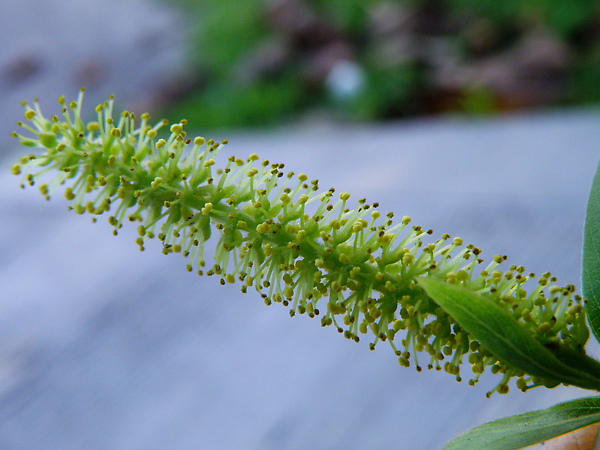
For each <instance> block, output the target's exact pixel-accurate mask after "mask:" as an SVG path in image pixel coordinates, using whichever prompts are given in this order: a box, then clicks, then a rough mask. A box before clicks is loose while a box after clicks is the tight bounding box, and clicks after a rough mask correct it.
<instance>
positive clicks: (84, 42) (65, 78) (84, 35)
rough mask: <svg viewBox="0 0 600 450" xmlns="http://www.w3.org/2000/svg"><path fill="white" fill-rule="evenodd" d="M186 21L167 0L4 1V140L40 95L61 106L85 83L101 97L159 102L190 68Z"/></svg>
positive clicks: (0, 141)
mask: <svg viewBox="0 0 600 450" xmlns="http://www.w3.org/2000/svg"><path fill="white" fill-rule="evenodd" d="M183 20H184V18H183V17H181V14H179V13H178V12H177V11H175V10H174V9H172V8H171V7H169V4H168V2H165V1H160V0H157V1H153V0H85V1H76V0H19V1H15V2H13V1H8V0H3V1H0V42H2V45H0V117H2V120H1V121H0V146H5V145H8V144H9V142H10V137H9V133H10V132H11V131H13V124H14V123H15V122H16V121H17V120H21V119H22V117H23V116H22V109H21V108H20V106H19V103H20V102H21V101H23V100H27V101H30V100H31V99H32V98H34V97H40V101H41V102H42V104H43V105H44V106H45V107H46V109H49V108H53V109H57V108H58V106H57V105H56V102H55V100H56V98H57V97H58V96H59V95H65V96H68V97H74V96H75V95H76V93H77V90H78V89H79V88H80V87H81V86H85V87H86V88H87V96H88V99H89V101H91V102H93V103H99V102H101V101H103V100H104V99H106V97H107V96H108V95H109V94H115V95H116V96H117V97H118V98H119V102H120V104H121V105H125V106H126V107H127V108H138V107H139V108H147V107H148V106H150V105H152V104H153V102H154V101H155V100H156V98H155V96H156V95H158V94H159V93H160V89H161V88H162V87H164V84H165V83H167V82H169V80H173V79H174V78H175V79H176V78H177V77H178V76H180V75H181V73H182V71H184V70H185V69H186V67H185V49H186V45H187V44H186V42H187V41H186V36H185V26H182V25H183Z"/></svg>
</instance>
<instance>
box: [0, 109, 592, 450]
mask: <svg viewBox="0 0 600 450" xmlns="http://www.w3.org/2000/svg"><path fill="white" fill-rule="evenodd" d="M599 124H600V114H599V113H598V112H597V111H570V112H564V113H560V114H558V113H556V114H555V113H538V114H521V115H514V116H508V117H502V118H497V119H493V120H488V121H468V120H458V119H443V120H427V121H412V122H411V121H409V122H403V123H396V124H389V125H374V126H346V127H344V126H329V125H326V124H324V125H322V126H321V127H318V128H310V129H307V128H305V127H302V128H300V127H289V128H283V129H277V130H272V131H270V132H256V133H249V132H247V133H231V134H229V135H227V136H225V135H223V136H211V137H215V138H217V139H221V138H223V137H228V138H229V139H230V141H231V143H230V145H229V146H228V148H227V152H229V153H234V154H237V155H240V156H247V154H249V153H252V152H256V153H258V154H260V155H261V156H262V157H266V158H269V159H271V160H273V161H280V162H284V163H286V167H287V168H289V169H290V170H295V171H296V172H306V173H307V174H309V176H311V177H316V178H319V179H320V180H321V186H322V187H323V188H325V189H327V188H328V187H329V186H334V187H336V188H337V189H338V190H346V191H348V192H351V193H353V195H354V197H355V198H360V197H363V196H365V197H367V198H368V199H369V200H371V201H379V202H380V203H381V204H382V208H381V209H382V210H393V211H395V212H396V213H397V214H400V215H410V216H412V217H413V219H414V221H415V223H417V224H421V225H422V226H424V227H427V228H433V229H434V230H435V231H436V234H442V233H446V232H447V233H450V234H452V235H458V236H461V237H463V239H465V241H467V242H472V243H474V244H476V245H477V246H478V247H480V248H482V249H483V250H484V253H483V257H485V258H488V259H489V258H491V257H492V256H493V255H495V254H508V255H509V257H510V259H509V262H512V263H517V264H522V265H525V266H526V267H527V268H528V269H529V270H532V271H535V272H540V273H541V272H544V271H547V270H550V271H552V272H553V273H555V275H557V276H558V277H559V280H561V281H562V282H563V283H574V284H578V282H579V273H580V248H581V226H582V221H583V217H584V209H585V202H586V197H587V193H588V189H589V184H590V182H591V179H592V176H593V173H594V170H595V166H596V163H597V160H598V157H599V154H600V152H599V151H598V142H600V125H599ZM224 159H225V155H224V156H223V160H224ZM8 167H9V161H8V160H7V161H5V164H4V166H3V167H1V168H0V169H1V170H0V174H1V175H0V189H1V191H2V192H3V193H4V195H3V196H2V197H1V198H0V211H2V214H1V215H0V248H1V249H2V251H1V252H0V342H1V343H2V344H1V345H0V448H3V449H4V448H6V449H31V448H35V449H59V448H60V449H79V448H86V449H107V448H110V449H165V448H177V449H240V448H243V449H306V448H314V449H366V448H368V449H383V448H397V449H423V450H428V449H435V448H441V446H442V445H443V444H444V443H445V442H446V441H448V440H449V439H451V438H452V437H453V436H455V435H456V434H458V433H460V432H462V431H464V430H466V429H468V428H470V427H472V426H475V425H478V424H481V423H483V422H486V421H488V420H491V419H494V418H498V417H502V416H506V415H510V414H514V413H518V412H525V411H529V410H532V409H536V408H544V407H548V406H551V405H552V404H554V403H556V402H557V401H562V400H567V399H570V398H575V397H579V396H583V395H586V393H585V392H584V391H580V390H577V389H569V388H558V389H554V390H545V389H537V390H534V391H531V392H529V393H527V394H522V393H520V392H511V393H510V394H509V395H507V396H494V397H493V398H492V399H490V400H488V399H486V398H485V395H484V394H485V392H486V391H487V390H488V389H489V388H490V387H492V386H493V385H494V384H495V382H496V380H495V379H488V378H484V379H483V380H482V381H481V383H480V384H479V385H478V386H477V387H475V388H471V387H469V386H467V385H466V384H465V383H462V384H458V383H456V381H454V379H453V378H452V377H451V376H448V375H446V374H443V373H442V374H440V373H434V372H425V373H421V374H418V373H416V372H415V371H413V370H411V369H403V368H401V367H400V366H398V364H397V362H396V358H395V357H394V356H393V355H392V353H391V351H390V350H389V349H388V348H386V347H385V346H384V345H382V346H380V347H378V349H377V350H376V351H375V352H370V351H368V348H367V343H363V342H361V343H360V344H355V343H351V342H349V341H347V340H345V339H343V338H342V337H341V336H339V335H338V334H337V333H336V332H335V330H333V329H331V328H325V329H323V328H321V327H320V324H319V322H318V321H315V320H310V319H308V318H307V317H304V316H301V317H295V318H293V319H292V318H290V317H289V315H288V312H287V310H286V309H285V308H283V307H281V306H278V305H274V306H271V307H266V306H264V304H263V303H262V301H261V300H260V298H259V297H258V296H257V295H255V294H252V293H249V294H246V295H243V294H241V293H239V292H238V291H237V288H236V287H235V286H233V287H232V286H228V287H222V286H220V285H219V284H218V282H216V280H214V279H211V278H200V277H197V276H194V275H191V274H188V273H187V272H186V271H185V270H184V265H185V262H184V260H183V258H181V257H179V256H173V255H172V256H163V255H162V254H161V252H160V249H159V248H158V246H157V245H156V243H155V245H148V248H147V250H146V251H145V252H143V253H141V252H139V251H138V250H137V246H136V245H135V244H134V243H133V241H134V239H135V230H133V229H127V228H125V229H124V230H123V232H121V233H119V236H118V237H112V236H111V233H110V229H109V226H108V225H107V224H105V223H98V224H91V223H89V219H86V218H85V217H81V216H76V215H74V214H72V213H69V212H67V211H66V202H65V201H63V200H62V199H60V198H55V199H53V200H52V201H51V202H45V201H44V200H43V199H42V198H41V196H39V194H38V193H37V192H35V191H34V190H25V191H22V190H19V189H18V187H17V186H18V183H19V180H18V179H17V178H16V177H14V176H10V175H7V172H8Z"/></svg>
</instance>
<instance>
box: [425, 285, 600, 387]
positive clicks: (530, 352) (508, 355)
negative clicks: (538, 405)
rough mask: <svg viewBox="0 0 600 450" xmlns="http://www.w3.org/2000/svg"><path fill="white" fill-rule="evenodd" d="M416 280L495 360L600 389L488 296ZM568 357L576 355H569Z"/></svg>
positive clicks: (599, 382)
mask: <svg viewBox="0 0 600 450" xmlns="http://www.w3.org/2000/svg"><path fill="white" fill-rule="evenodd" d="M418 282H419V284H420V285H421V286H422V287H423V289H425V291H426V292H427V294H428V295H429V296H430V297H431V298H432V299H433V300H434V301H435V302H436V303H437V304H438V305H440V306H441V307H442V308H443V309H444V310H446V312H447V313H448V314H450V315H451V316H452V317H453V318H454V320H456V322H458V323H459V324H460V326H461V327H462V328H464V329H465V330H466V331H467V332H468V333H469V334H471V335H472V336H473V337H474V338H475V339H477V340H478V341H479V342H480V343H481V345H483V346H484V347H485V348H487V349H488V350H489V351H490V352H492V353H493V354H494V355H495V356H496V357H497V358H498V359H499V360H501V361H503V362H505V363H507V364H509V365H511V366H513V367H516V368H518V369H520V370H522V371H524V372H525V373H527V374H529V375H533V376H538V377H541V378H544V379H546V380H550V381H555V382H560V383H565V384H570V385H574V386H578V387H581V388H584V389H594V390H600V380H599V379H597V378H596V377H595V376H594V375H593V374H591V373H588V372H587V371H582V370H578V369H575V368H574V367H572V366H569V365H567V364H565V363H563V362H561V361H560V360H559V359H558V358H557V357H556V356H554V355H553V354H552V352H551V351H550V350H548V349H547V348H546V347H544V346H543V345H542V344H541V343H540V342H538V341H537V340H536V339H535V338H534V337H533V336H532V335H531V334H530V332H529V331H528V330H527V329H525V328H524V327H523V326H521V325H520V324H519V322H517V320H516V319H515V318H514V317H512V316H511V315H510V314H509V313H508V312H506V311H505V310H504V309H502V308H501V307H500V306H499V305H497V304H496V303H494V302H493V301H492V300H490V299H488V298H486V297H483V296H481V295H479V294H476V293H474V292H472V291H470V290H468V289H466V288H464V287H462V286H458V285H454V284H450V283H446V282H445V281H442V280H437V279H434V278H419V280H418ZM571 358H578V357H577V356H575V355H573V356H572V357H571ZM585 358H588V357H584V359H585ZM581 366H587V365H586V364H581ZM575 367H577V366H575Z"/></svg>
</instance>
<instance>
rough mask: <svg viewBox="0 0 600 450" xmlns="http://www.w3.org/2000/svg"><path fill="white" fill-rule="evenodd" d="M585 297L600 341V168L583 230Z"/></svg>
mask: <svg viewBox="0 0 600 450" xmlns="http://www.w3.org/2000/svg"><path fill="white" fill-rule="evenodd" d="M582 265H583V273H582V276H581V281H582V285H583V296H584V297H585V298H586V299H587V301H588V303H587V307H586V312H587V316H588V320H589V322H590V328H591V329H592V332H593V333H594V335H595V336H596V339H597V340H598V341H600V166H599V167H598V169H597V170H596V176H594V181H593V182H592V190H591V192H590V198H589V200H588V205H587V213H586V217H585V226H584V229H583V264H582Z"/></svg>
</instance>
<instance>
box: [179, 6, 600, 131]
mask: <svg viewBox="0 0 600 450" xmlns="http://www.w3.org/2000/svg"><path fill="white" fill-rule="evenodd" d="M177 4H178V5H179V6H180V7H181V8H182V9H183V10H184V12H185V16H186V17H187V18H188V19H189V21H188V26H191V43H192V45H191V54H190V60H191V61H192V64H193V66H194V67H195V72H194V75H193V76H192V77H191V78H192V79H191V80H189V83H188V84H189V85H190V87H189V88H187V89H186V90H185V92H181V93H180V94H183V95H181V96H180V98H181V99H180V100H178V101H176V102H175V103H174V104H173V105H172V106H171V107H170V111H167V113H170V114H171V115H172V116H174V117H175V116H176V117H181V116H182V115H183V116H185V117H188V118H189V119H190V120H194V121H198V123H202V124H204V126H205V127H223V126H247V125H260V124H268V123H274V122H278V121H282V120H286V119H288V118H290V117H292V116H294V115H297V114H303V113H305V112H307V111H311V110H319V111H323V110H325V111H329V112H330V113H331V114H332V115H334V116H336V117H343V118H349V119H359V120H381V119H388V118H398V117H405V116H410V115H420V114H430V113H440V112H463V113H467V114H488V113H493V112H496V111H499V110H504V109H514V108H522V107H531V106H534V107H539V106H546V105H552V106H554V105H562V104H577V103H594V102H599V101H600V88H599V87H598V86H600V57H599V56H598V55H599V54H600V7H599V6H598V4H597V1H595V0H553V1H551V2H549V1H547V0H492V1H487V2H481V1H479V0H446V1H444V0H435V1H434V0H395V1H393V0H243V1H242V0H202V1H200V0H178V2H177ZM167 101H168V99H167Z"/></svg>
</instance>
